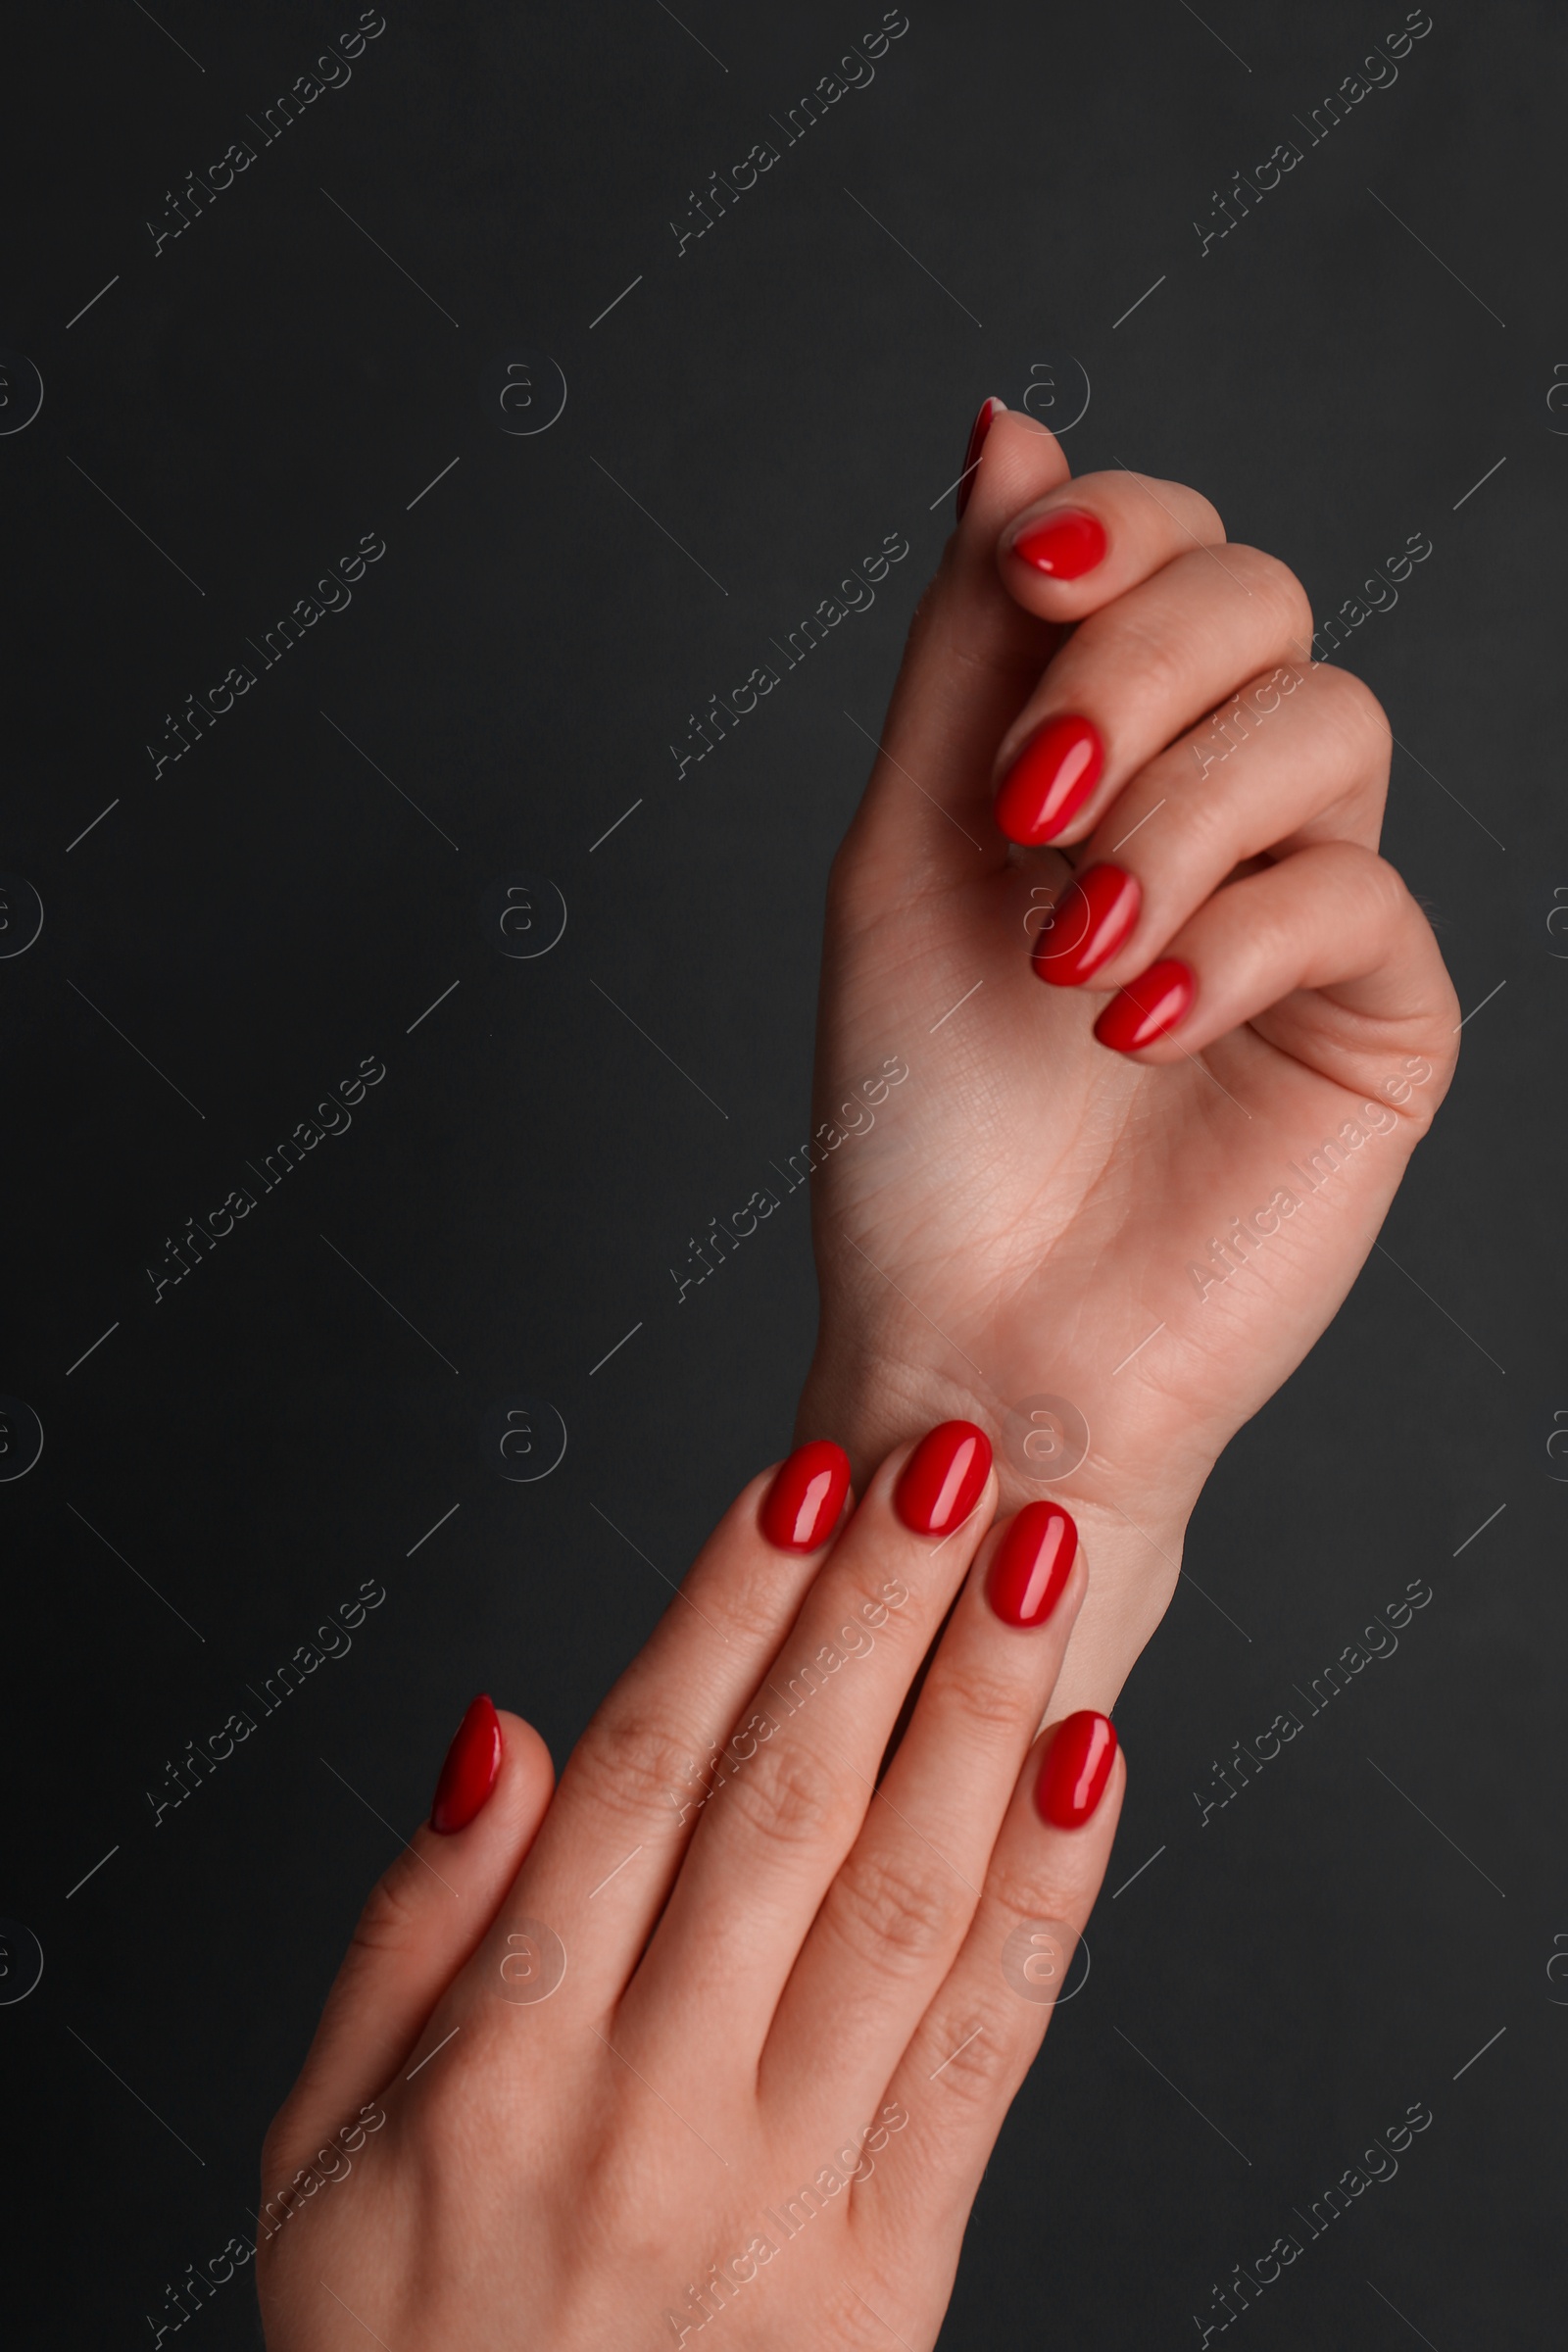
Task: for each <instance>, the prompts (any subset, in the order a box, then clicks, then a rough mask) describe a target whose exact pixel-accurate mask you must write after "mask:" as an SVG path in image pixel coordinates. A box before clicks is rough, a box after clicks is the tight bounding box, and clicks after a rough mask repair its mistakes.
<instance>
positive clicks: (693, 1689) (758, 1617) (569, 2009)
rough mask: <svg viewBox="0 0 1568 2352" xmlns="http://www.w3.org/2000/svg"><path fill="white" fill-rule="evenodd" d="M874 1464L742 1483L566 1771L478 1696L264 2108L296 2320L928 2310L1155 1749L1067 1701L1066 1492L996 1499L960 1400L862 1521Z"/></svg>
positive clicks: (645, 2320)
mask: <svg viewBox="0 0 1568 2352" xmlns="http://www.w3.org/2000/svg"><path fill="white" fill-rule="evenodd" d="M848 1478H849V1463H848V1460H847V1458H846V1457H845V1456H844V1455H843V1454H842V1452H840V1450H839V1449H838V1448H837V1447H836V1446H815V1447H812V1448H809V1449H808V1452H807V1458H806V1459H805V1460H804V1461H803V1460H802V1459H801V1458H800V1457H799V1456H796V1457H792V1459H791V1461H790V1462H789V1463H787V1464H785V1465H784V1467H783V1469H782V1470H781V1471H780V1472H779V1474H778V1476H777V1478H776V1479H774V1480H773V1481H772V1482H771V1485H770V1484H769V1482H768V1481H766V1480H764V1479H758V1480H755V1481H754V1482H753V1483H752V1485H751V1486H749V1487H748V1488H747V1489H746V1491H745V1492H744V1493H743V1494H742V1495H741V1496H740V1498H739V1499H738V1501H737V1502H736V1503H735V1504H734V1506H733V1507H732V1509H731V1510H730V1511H729V1513H728V1514H727V1516H726V1517H725V1518H724V1520H723V1521H722V1523H721V1524H720V1526H719V1527H718V1529H717V1531H716V1533H715V1534H714V1535H713V1537H712V1538H711V1541H710V1543H709V1544H708V1545H707V1546H706V1548H705V1549H704V1551H703V1553H702V1555H701V1557H700V1558H699V1560H698V1562H697V1564H696V1566H695V1568H694V1569H693V1570H692V1572H691V1575H690V1576H689V1577H688V1579H687V1580H686V1583H685V1585H684V1586H683V1587H682V1590H681V1593H680V1596H679V1598H678V1599H677V1601H676V1602H675V1604H674V1606H673V1607H672V1608H671V1610H670V1612H669V1614H668V1616H667V1617H666V1618H665V1619H664V1621H663V1623H662V1625H661V1626H660V1628H659V1629H658V1631H657V1632H656V1634H655V1636H654V1638H653V1640H652V1641H651V1642H650V1643H649V1644H648V1647H647V1648H646V1649H645V1650H644V1652H643V1653H642V1655H641V1656H640V1657H639V1658H638V1659H637V1661H636V1663H635V1664H634V1665H633V1666H632V1667H631V1668H630V1670H629V1671H628V1672H627V1674H626V1675H625V1676H624V1677H623V1678H622V1680H621V1682H620V1683H619V1684H618V1685H617V1686H616V1688H615V1690H614V1691H613V1692H612V1693H611V1695H610V1697H609V1699H608V1700H607V1701H606V1703H605V1705H604V1706H603V1707H602V1709H601V1710H600V1712H599V1714H598V1715H597V1716H596V1717H595V1719H594V1721H593V1723H592V1724H591V1726H590V1727H589V1729H588V1731H587V1733H586V1734H585V1735H584V1737H583V1740H582V1741H581V1743H580V1744H579V1746H578V1747H577V1749H576V1751H575V1753H574V1754H573V1755H572V1757H571V1760H570V1762H569V1764H568V1765H567V1768H566V1771H565V1773H564V1777H563V1780H562V1783H561V1787H560V1789H559V1790H557V1791H556V1792H555V1794H554V1795H552V1793H551V1774H550V1765H549V1759H548V1757H547V1755H546V1754H545V1752H544V1748H543V1744H542V1742H541V1741H540V1740H538V1738H537V1736H536V1735H535V1734H534V1733H533V1732H531V1731H530V1730H529V1728H528V1727H527V1725H526V1724H523V1723H521V1722H519V1721H518V1720H517V1718H516V1717H515V1716H502V1717H500V1718H499V1719H498V1718H497V1717H496V1716H495V1714H494V1711H493V1710H492V1709H491V1708H490V1704H489V1701H488V1700H482V1701H477V1700H476V1701H475V1703H474V1706H473V1707H472V1708H470V1710H469V1713H468V1716H467V1717H466V1720H465V1725H464V1729H463V1731H462V1733H460V1735H459V1740H458V1741H457V1742H456V1743H455V1746H454V1750H453V1754H452V1756H451V1757H450V1758H449V1760H448V1766H447V1769H446V1772H445V1773H444V1774H443V1778H442V1786H441V1789H440V1790H439V1791H438V1795H437V1803H436V1810H435V1815H434V1823H433V1826H432V1827H430V1828H427V1829H423V1830H420V1831H419V1832H418V1833H417V1835H416V1837H415V1838H414V1839H413V1840H412V1842H411V1844H410V1845H409V1848H408V1850H407V1851H406V1852H405V1854H404V1855H403V1856H402V1857H401V1858H400V1859H399V1860H398V1861H397V1862H396V1863H395V1864H394V1865H393V1867H392V1869H391V1870H390V1871H389V1872H388V1873H387V1876H386V1877H385V1878H384V1879H383V1880H382V1882H381V1883H380V1885H379V1886H378V1887H377V1888H376V1889H375V1891H374V1893H373V1894H372V1896H371V1898H370V1901H369V1903H368V1906H367V1909H366V1912H365V1915H364V1917H363V1919H362V1921H361V1923H360V1927H359V1930H358V1932H357V1934H356V1936H355V1939H354V1944H353V1947H352V1948H351V1950H350V1952H349V1955H348V1958H347V1959H346V1961H345V1962H344V1965H343V1969H342V1971H341V1973H340V1974H339V1977H338V1979H337V1982H336V1984H335V1985H334V1986H333V1989H332V1992H331V1995H330V1997H329V1999H328V2002H327V2006H326V2011H325V2015H324V2016H323V2019H322V2022H321V2026H320V2029H319V2033H318V2034H317V2037H316V2040H315V2043H314V2044H313V2046H312V2049H311V2052H310V2055H309V2058H308V2059H307V2061H306V2065H305V2069H304V2072H303V2073H302V2075H301V2077H300V2080H299V2082H298V2083H297V2084H296V2086H295V2088H294V2090H293V2092H292V2093H291V2095H290V2097H289V2099H288V2101H287V2102H286V2104H285V2105H284V2107H283V2109H282V2111H281V2112H280V2114H279V2115H278V2117H277V2119H276V2121H275V2123H274V2124H273V2127H272V2130H271V2131H270V2134H269V2138H268V2144H267V2148H266V2151H265V2155H264V2181H263V2198H264V2204H263V2218H262V2235H261V2238H260V2241H259V2248H258V2281H259V2287H260V2292H261V2299H262V2308H263V2313H264V2316H265V2319H266V2324H267V2337H268V2342H269V2344H270V2346H271V2347H272V2352H361V2348H362V2347H363V2346H364V2345H365V2344H366V2343H368V2342H369V2341H371V2340H374V2341H377V2342H381V2343H384V2344H386V2345H388V2346H391V2347H395V2348H396V2352H412V2348H413V2347H415V2346H417V2347H419V2348H420V2352H448V2348H451V2352H457V2348H458V2347H461V2346H467V2345H471V2344H479V2343H483V2344H485V2345H488V2346H492V2347H494V2348H495V2352H508V2348H509V2347H516V2348H517V2352H521V2348H522V2347H523V2346H532V2345H537V2344H548V2345H550V2347H551V2352H603V2347H604V2346H606V2345H609V2344H613V2345H615V2346H616V2347H617V2352H635V2347H637V2346H641V2345H646V2346H648V2347H649V2352H654V2348H655V2347H657V2346H660V2345H665V2346H670V2345H677V2344H680V2343H684V2342H689V2341H691V2340H693V2339H694V2338H695V2336H696V2333H697V2330H698V2329H699V2327H704V2326H706V2325H707V2324H709V2323H710V2322H711V2321H712V2320H714V2319H716V2318H717V2317H718V2316H719V2315H720V2313H723V2314H725V2315H728V2314H729V2313H730V2312H731V2310H732V2309H733V2312H734V2316H733V2319H732V2320H731V2325H730V2327H729V2329H728V2331H727V2334H722V2335H721V2336H720V2337H719V2339H718V2340H719V2341H720V2342H723V2341H726V2340H728V2341H731V2342H733V2343H734V2344H735V2345H736V2346H739V2345H740V2344H742V2343H744V2344H745V2345H746V2346H748V2347H749V2348H750V2352H772V2348H776V2352H799V2347H800V2346H802V2345H803V2344H818V2345H831V2346H834V2347H836V2348H839V2347H842V2348H849V2352H858V2348H859V2347H866V2348H867V2352H869V2348H871V2347H875V2352H886V2347H887V2346H889V2345H891V2344H894V2343H896V2342H898V2341H900V2340H902V2341H903V2342H904V2343H905V2344H906V2345H907V2346H909V2347H911V2352H926V2348H927V2347H929V2346H930V2345H931V2344H933V2343H934V2341H935V2339H936V2335H937V2331H938V2329H939V2327H940V2326H941V2322H942V2315H943V2312H944V2309H945V2307H946V2304H947V2300H948V2295H949V2291H950V2288H951V2285H952V2280H953V2275H954V2269H955V2266H956V2261H957V2255H958V2248H959V2242H960V2240H961V2237H962V2234H963V2229H964V2225H965V2222H966V2219H967V2216H968V2211H969V2207H970V2204H971V2202H972V2200H973V2198H974V2194H975V2191H976V2189H977V2187H978V2185H979V2181H980V2176H981V2173H982V2171H983V2170H984V2167H985V2164H986V2160H987V2158H988V2157H989V2155H990V2153H991V2150H992V2146H993V2143H994V2142H995V2139H996V2136H997V2133H998V2131H999V2130H1000V2128H1001V2124H1002V2120H1003V2117H1004V2116H1005V2112H1006V2109H1007V2105H1008V2102H1009V2101H1010V2099H1011V2098H1012V2096H1013V2093H1014V2092H1015V2091H1016V2090H1017V2088H1018V2085H1019V2083H1020V2082H1021V2081H1022V2079H1023V2076H1024V2074H1025V2071H1026V2070H1027V2068H1028V2066H1029V2065H1030V2063H1031V2061H1032V2059H1033V2058H1034V2056H1035V2053H1036V2051H1037V2050H1038V2048H1039V2046H1040V2041H1041V2037H1042V2035H1043V2034H1044V2032H1045V2029H1046V2025H1047V2023H1048V2021H1049V2018H1050V2014H1051V2007H1050V2004H1051V1999H1052V1996H1053V1993H1054V1989H1055V1988H1056V1986H1057V1985H1059V1984H1060V1982H1061V1980H1062V1977H1063V1975H1064V1973H1065V1966H1066V1962H1067V1960H1068V1958H1069V1956H1070V1952H1071V1948H1072V1944H1073V1941H1074V1939H1075V1937H1076V1936H1077V1934H1078V1932H1079V1931H1080V1930H1081V1929H1082V1927H1083V1924H1084V1922H1085V1920H1086V1919H1087V1917H1088V1914H1089V1910H1090V1907H1091V1905H1092V1904H1093V1902H1094V1899H1095V1896H1096V1893H1097V1892H1098V1889H1099V1887H1100V1884H1101V1880H1102V1878H1103V1874H1104V1870H1105V1865H1106V1860H1107V1858H1108V1855H1109V1851H1110V1844H1111V1839H1112V1838H1113V1836H1114V1834H1115V1827H1116V1819H1117V1815H1118V1812H1119V1809H1120V1804H1121V1796H1122V1789H1123V1784H1124V1777H1125V1776H1124V1768H1123V1765H1122V1763H1121V1760H1120V1756H1119V1753H1118V1750H1117V1745H1116V1740H1115V1735H1114V1733H1113V1732H1112V1731H1111V1728H1110V1726H1109V1724H1108V1723H1106V1722H1105V1721H1104V1720H1103V1718H1102V1717H1099V1716H1095V1715H1089V1716H1086V1717H1081V1718H1074V1719H1073V1720H1072V1721H1070V1722H1067V1723H1062V1724H1058V1725H1057V1726H1056V1727H1055V1728H1054V1730H1053V1731H1052V1732H1049V1733H1047V1734H1046V1735H1044V1737H1043V1738H1041V1739H1037V1738H1036V1730H1037V1727H1038V1725H1039V1724H1040V1722H1041V1719H1042V1717H1043V1715H1044V1713H1045V1711H1046V1709H1047V1706H1048V1704H1049V1702H1050V1699H1051V1694H1052V1691H1053V1687H1054V1683H1055V1679H1056V1675H1057V1670H1058V1668H1059V1666H1060V1664H1061V1659H1062V1655H1063V1652H1064V1649H1065V1646H1066V1642H1067V1639H1068V1635H1069V1633H1070V1632H1071V1630H1072V1627H1073V1624H1074V1621H1075V1619H1076V1617H1077V1612H1078V1608H1079V1604H1080V1602H1081V1600H1082V1597H1083V1592H1084V1585H1085V1573H1084V1568H1083V1564H1082V1561H1081V1560H1080V1559H1078V1558H1077V1557H1075V1544H1074V1541H1073V1536H1072V1530H1071V1524H1070V1522H1068V1521H1065V1520H1064V1518H1063V1515H1062V1514H1061V1513H1060V1512H1059V1511H1056V1510H1054V1508H1053V1507H1052V1506H1048V1505H1044V1504H1040V1503H1036V1504H1034V1505H1033V1506H1031V1508H1030V1509H1029V1510H1027V1511H1025V1512H1024V1513H1022V1514H1021V1515H1020V1516H1019V1517H1017V1518H1014V1519H1012V1520H1009V1521H1007V1522H1006V1523H1005V1524H996V1525H993V1518H994V1514H995V1512H996V1508H997V1502H998V1482H997V1479H996V1476H995V1474H994V1472H993V1471H992V1469H991V1463H990V1451H989V1447H988V1446H987V1445H986V1442H985V1439H984V1437H983V1435H982V1434H981V1433H980V1432H978V1431H976V1430H971V1429H966V1428H961V1427H960V1428H958V1429H956V1430H955V1429H951V1428H950V1429H947V1430H940V1431H936V1432H933V1433H931V1434H930V1436H928V1437H927V1438H926V1439H925V1440H924V1441H923V1442H922V1444H921V1446H919V1447H917V1448H911V1447H909V1446H902V1447H900V1448H899V1449H898V1450H897V1451H896V1452H895V1453H894V1454H893V1455H892V1456H891V1457H890V1459H889V1460H887V1461H886V1462H884V1463H883V1464H882V1466H881V1468H880V1469H878V1470H877V1471H876V1473H875V1475H874V1476H873V1477H872V1478H871V1480H870V1482H869V1485H868V1487H867V1490H866V1492H865V1495H864V1496H863V1498H862V1499H861V1501H860V1502H859V1505H858V1508H857V1509H856V1510H855V1511H854V1513H853V1516H851V1517H850V1518H849V1519H848V1520H847V1521H845V1522H844V1523H843V1524H842V1526H841V1527H840V1529H839V1532H838V1533H837V1535H836V1536H835V1534H834V1529H835V1525H836V1524H837V1523H838V1522H839V1521H840V1516H841V1506H842V1504H843V1501H844V1497H845V1492H846V1487H847V1483H848ZM950 1606H951V1608H952V1616H951V1621H950V1622H948V1624H947V1628H946V1631H945V1632H944V1633H943V1634H942V1638H941V1641H940V1644H939V1646H938V1648H937V1650H936V1654H935V1658H934V1661H933V1663H932V1667H931V1670H930V1672H929V1674H928V1675H927V1677H926V1679H925V1682H924V1685H923V1688H922V1689H921V1692H920V1696H919V1699H918V1702H917V1704H916V1706H915V1709H914V1712H913V1715H912V1718H911V1719H910V1721H909V1724H908V1727H907V1731H906V1733H905V1735H904V1737H903V1739H902V1740H901V1741H900V1743H899V1745H898V1747H897V1750H896V1753H895V1754H894V1755H893V1758H892V1760H891V1762H890V1763H889V1764H888V1766H887V1770H886V1774H885V1777H884V1778H883V1779H882V1780H881V1783H880V1786H878V1785H877V1776H878V1768H879V1766H880V1765H881V1764H882V1762H883V1759H884V1755H885V1752H886V1750H887V1748H888V1745H889V1741H890V1738H891V1735H892V1733H893V1730H894V1726H895V1723H896V1721H897V1719H898V1717H899V1713H900V1708H901V1704H902V1702H903V1701H904V1699H905V1696H906V1693H907V1691H908V1689H909V1686H910V1683H911V1680H912V1678H913V1677H914V1675H915V1673H916V1669H917V1668H918V1666H919V1664H920V1661H921V1659H922V1658H923V1657H924V1655H925V1653H926V1651H927V1649H928V1647H929V1645H930V1644H931V1642H933V1640H934V1639H935V1638H936V1636H937V1634H938V1631H939V1629H940V1628H941V1627H942V1626H943V1622H944V1619H945V1618H947V1616H948V1612H949V1609H950ZM710 1747H711V1749H712V1750H713V1751H715V1752H714V1753H713V1754H711V1755H710V1757H709V1765H708V1768H707V1769H706V1770H694V1764H695V1762H696V1760H697V1759H699V1758H701V1757H703V1756H704V1755H705V1754H708V1753H709V1750H710ZM1047 1923H1049V1924H1047Z"/></svg>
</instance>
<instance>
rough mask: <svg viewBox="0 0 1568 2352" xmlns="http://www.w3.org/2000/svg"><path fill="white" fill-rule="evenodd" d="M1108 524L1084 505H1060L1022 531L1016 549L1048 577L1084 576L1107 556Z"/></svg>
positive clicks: (1070, 577)
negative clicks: (1106, 535) (1090, 512)
mask: <svg viewBox="0 0 1568 2352" xmlns="http://www.w3.org/2000/svg"><path fill="white" fill-rule="evenodd" d="M1105 546H1106V540H1105V526H1104V524H1103V522H1102V521H1101V519H1100V517H1099V515H1089V514H1086V513H1085V511H1084V510H1083V508H1082V507H1057V508H1056V510H1055V512H1054V514H1051V515H1041V517H1040V519H1039V521H1038V522H1032V523H1030V524H1029V526H1028V528H1027V529H1026V530H1022V531H1020V532H1019V533H1018V536H1017V538H1016V539H1015V540H1014V541H1013V543H1012V552H1013V554H1014V555H1015V556H1016V557H1017V558H1018V559H1019V561H1020V563H1024V564H1028V565H1029V566H1030V567H1031V569H1032V570H1035V571H1043V572H1044V573H1045V575H1046V577H1047V579H1048V580H1081V579H1082V578H1083V575H1084V573H1085V572H1086V571H1093V570H1094V568H1095V565H1096V564H1099V563H1101V562H1103V559H1104V554H1105Z"/></svg>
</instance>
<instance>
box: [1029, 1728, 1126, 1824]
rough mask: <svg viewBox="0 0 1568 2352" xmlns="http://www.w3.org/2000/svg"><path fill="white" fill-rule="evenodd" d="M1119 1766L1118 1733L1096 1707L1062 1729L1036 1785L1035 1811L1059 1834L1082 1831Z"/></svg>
mask: <svg viewBox="0 0 1568 2352" xmlns="http://www.w3.org/2000/svg"><path fill="white" fill-rule="evenodd" d="M1115 1761H1116V1727H1115V1725H1114V1724H1113V1723H1112V1722H1111V1720H1110V1717H1109V1716H1108V1715H1097V1714H1096V1713H1095V1711H1094V1709H1093V1707H1085V1709H1084V1710H1083V1712H1082V1714H1079V1715H1068V1716H1067V1717H1066V1718H1065V1719H1064V1720H1063V1721H1062V1722H1060V1723H1058V1724H1057V1726H1056V1729H1055V1732H1054V1735H1053V1738H1052V1741H1051V1745H1050V1746H1049V1747H1048V1748H1047V1750H1046V1760H1045V1762H1044V1763H1043V1764H1042V1765H1041V1767H1040V1778H1039V1780H1037V1781H1036V1783H1035V1809H1036V1811H1037V1812H1038V1813H1039V1815H1040V1818H1041V1820H1042V1821H1049V1822H1050V1823H1051V1824H1052V1826H1053V1828H1054V1829H1058V1830H1078V1829H1082V1827H1083V1825H1084V1823H1085V1822H1086V1821H1087V1820H1088V1819H1089V1816H1090V1815H1091V1813H1093V1811H1094V1809H1095V1807H1096V1806H1097V1805H1098V1804H1099V1802H1100V1800H1101V1798H1102V1797H1103V1795H1104V1793H1105V1783H1106V1782H1107V1781H1108V1780H1109V1778H1110V1768H1111V1766H1112V1764H1114V1763H1115Z"/></svg>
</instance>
